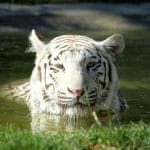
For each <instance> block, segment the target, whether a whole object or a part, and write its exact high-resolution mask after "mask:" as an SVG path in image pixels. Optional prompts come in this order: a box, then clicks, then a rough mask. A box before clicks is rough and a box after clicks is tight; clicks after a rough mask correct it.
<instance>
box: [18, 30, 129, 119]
mask: <svg viewBox="0 0 150 150" xmlns="http://www.w3.org/2000/svg"><path fill="white" fill-rule="evenodd" d="M29 39H30V41H31V45H32V46H31V48H30V51H31V52H35V53H36V61H35V67H34V69H33V72H32V75H31V78H30V82H29V83H27V84H26V85H25V86H26V87H28V90H27V91H28V92H24V93H25V94H24V95H23V98H24V99H26V100H25V101H26V102H27V104H28V105H29V107H30V110H31V113H32V114H33V115H34V114H35V113H37V112H42V113H43V112H44V113H48V114H51V115H62V116H69V117H76V116H87V115H88V114H90V113H91V110H93V111H95V112H96V113H98V112H100V111H103V110H111V111H113V112H115V113H118V112H120V111H122V110H124V109H125V108H126V103H125V101H123V99H121V97H120V95H119V84H118V76H117V71H116V68H115V66H114V63H113V60H114V58H115V57H116V56H117V55H119V54H120V53H121V52H122V51H123V49H124V40H123V37H122V36H121V35H113V36H111V37H109V38H107V39H106V40H104V41H101V42H97V41H95V40H93V39H91V38H88V37H86V36H80V35H63V36H59V37H56V38H54V39H53V40H51V41H50V42H48V43H44V42H43V41H41V40H40V39H39V37H38V36H37V34H36V33H35V31H34V30H33V31H32V33H31V35H30V37H29ZM18 89H19V88H18ZM18 89H17V90H16V91H15V93H16V94H17V95H19V93H20V90H18ZM23 89H24V88H23Z"/></svg>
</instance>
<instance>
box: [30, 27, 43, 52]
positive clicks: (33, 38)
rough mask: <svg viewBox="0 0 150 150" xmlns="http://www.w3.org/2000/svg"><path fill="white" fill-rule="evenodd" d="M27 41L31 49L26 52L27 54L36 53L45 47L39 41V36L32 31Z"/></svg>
mask: <svg viewBox="0 0 150 150" xmlns="http://www.w3.org/2000/svg"><path fill="white" fill-rule="evenodd" d="M29 41H30V43H31V47H30V49H29V50H28V51H29V52H35V53H38V52H40V51H41V50H42V48H43V47H44V45H45V43H44V42H43V41H42V40H41V36H40V35H39V34H37V33H36V32H35V30H34V29H32V32H31V34H30V36H29Z"/></svg>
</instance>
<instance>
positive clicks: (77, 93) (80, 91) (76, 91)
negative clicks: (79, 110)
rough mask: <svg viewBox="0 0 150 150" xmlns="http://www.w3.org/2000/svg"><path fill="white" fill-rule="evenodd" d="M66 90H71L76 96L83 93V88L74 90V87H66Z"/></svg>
mask: <svg viewBox="0 0 150 150" xmlns="http://www.w3.org/2000/svg"><path fill="white" fill-rule="evenodd" d="M68 91H69V92H71V93H72V94H74V95H75V96H76V97H80V96H82V94H83V93H84V89H80V90H75V89H69V88H68Z"/></svg>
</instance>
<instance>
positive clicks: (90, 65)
mask: <svg viewBox="0 0 150 150" xmlns="http://www.w3.org/2000/svg"><path fill="white" fill-rule="evenodd" d="M95 65H96V62H90V63H88V65H87V68H91V67H94V66H95Z"/></svg>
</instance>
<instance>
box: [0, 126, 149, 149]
mask: <svg viewBox="0 0 150 150" xmlns="http://www.w3.org/2000/svg"><path fill="white" fill-rule="evenodd" d="M0 149H1V150H5V149H7V150H27V149H28V150H30V149H32V150H52V149H55V150H64V149H65V150H78V149H82V150H86V149H89V150H90V149H92V150H93V149H95V150H98V149H104V150H107V149H112V150H118V149H121V150H130V149H132V150H136V149H137V150H139V149H141V150H148V149H150V126H148V125H146V124H144V123H139V124H135V123H130V124H128V125H121V126H118V127H104V126H93V127H91V128H90V129H89V130H88V131H87V130H84V129H82V130H80V131H79V132H75V133H67V134H64V133H47V134H41V133H40V134H39V133H35V134H32V133H31V132H30V131H27V130H25V131H22V130H20V129H14V128H13V127H5V128H4V127H0Z"/></svg>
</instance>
